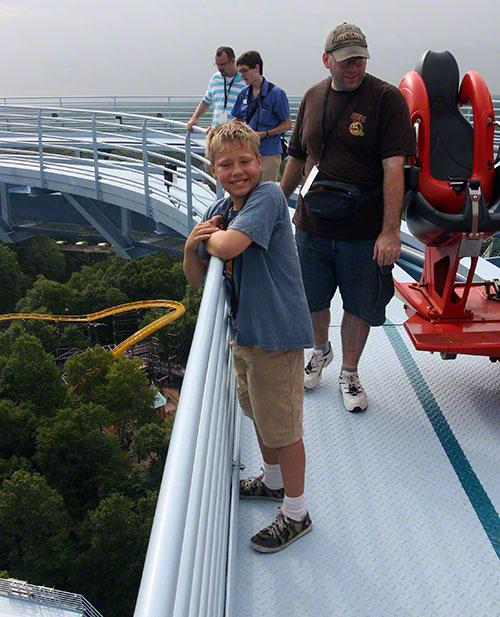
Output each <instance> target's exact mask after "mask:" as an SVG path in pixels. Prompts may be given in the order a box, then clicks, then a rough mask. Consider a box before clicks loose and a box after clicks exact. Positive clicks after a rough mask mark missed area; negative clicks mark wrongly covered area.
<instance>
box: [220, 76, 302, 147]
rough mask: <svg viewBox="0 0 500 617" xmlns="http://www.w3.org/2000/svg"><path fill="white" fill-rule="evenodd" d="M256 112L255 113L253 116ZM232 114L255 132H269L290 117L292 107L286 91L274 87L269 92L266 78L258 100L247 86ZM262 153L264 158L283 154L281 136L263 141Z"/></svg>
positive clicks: (266, 138)
mask: <svg viewBox="0 0 500 617" xmlns="http://www.w3.org/2000/svg"><path fill="white" fill-rule="evenodd" d="M254 110H255V113H254V114H253V116H252V112H253V111H254ZM231 113H232V114H233V116H234V117H235V118H240V120H243V121H244V122H247V124H249V125H250V126H251V127H252V128H253V129H254V130H255V131H267V130H271V129H274V127H275V126H278V125H279V124H281V123H282V122H285V120H287V119H288V118H289V117H290V105H289V104H288V98H287V96H286V93H285V91H284V90H282V89H281V88H278V86H273V88H272V89H271V91H269V82H268V81H267V79H265V78H264V81H263V82H262V85H261V88H260V94H259V95H258V96H257V98H255V97H254V95H253V92H252V86H246V87H245V88H243V90H242V91H241V92H240V93H239V94H238V98H237V99H236V103H235V104H234V107H233V110H232V111H231ZM250 116H252V117H251V118H250V122H248V120H247V119H248V118H249V117H250ZM260 153H261V155H262V156H269V155H270V154H281V139H280V136H279V134H278V135H271V136H270V137H264V138H263V139H261V141H260Z"/></svg>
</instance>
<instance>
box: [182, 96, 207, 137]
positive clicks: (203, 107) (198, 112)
mask: <svg viewBox="0 0 500 617" xmlns="http://www.w3.org/2000/svg"><path fill="white" fill-rule="evenodd" d="M209 107H210V105H207V104H206V103H204V102H203V101H200V102H199V104H198V107H197V108H196V109H195V112H194V114H193V115H192V116H191V119H190V120H189V122H188V125H187V126H188V131H191V132H192V131H193V126H194V125H195V124H196V125H197V124H198V120H199V118H200V116H203V114H204V113H205V112H206V111H207V109H208V108H209Z"/></svg>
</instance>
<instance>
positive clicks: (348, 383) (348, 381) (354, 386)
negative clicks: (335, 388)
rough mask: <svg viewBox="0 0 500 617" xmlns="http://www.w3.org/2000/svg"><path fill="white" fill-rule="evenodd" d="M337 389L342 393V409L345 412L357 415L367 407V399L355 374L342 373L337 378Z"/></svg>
mask: <svg viewBox="0 0 500 617" xmlns="http://www.w3.org/2000/svg"><path fill="white" fill-rule="evenodd" d="M339 388H340V391H341V393H342V399H343V401H344V407H345V408H346V409H347V411H351V412H352V413H357V412H359V411H364V410H365V409H366V408H367V407H368V399H367V398H366V392H365V391H364V390H363V386H362V385H361V383H360V382H359V377H358V374H357V373H347V372H343V373H341V374H340V377H339Z"/></svg>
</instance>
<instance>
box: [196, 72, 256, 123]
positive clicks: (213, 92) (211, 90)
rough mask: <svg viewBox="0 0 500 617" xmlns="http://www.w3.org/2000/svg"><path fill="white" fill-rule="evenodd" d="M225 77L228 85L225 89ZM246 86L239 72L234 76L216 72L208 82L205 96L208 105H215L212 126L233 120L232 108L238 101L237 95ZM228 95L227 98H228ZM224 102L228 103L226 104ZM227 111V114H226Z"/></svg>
mask: <svg viewBox="0 0 500 617" xmlns="http://www.w3.org/2000/svg"><path fill="white" fill-rule="evenodd" d="M224 79H225V80H226V87H225V90H224ZM244 87H245V82H244V81H243V79H242V77H241V76H240V74H239V73H236V75H235V76H234V77H226V78H224V77H222V75H221V74H220V73H214V74H213V75H212V77H211V79H210V82H209V84H208V88H207V91H206V92H205V96H204V97H203V99H202V100H203V102H204V103H205V104H206V105H212V104H213V106H214V113H213V116H212V126H217V125H218V124H222V123H223V122H227V121H228V120H231V118H232V117H233V116H232V115H231V109H232V108H233V105H234V103H235V102H236V97H237V96H238V94H239V93H240V92H241V91H242V90H243V88H244ZM226 96H227V100H226ZM224 103H226V105H225V106H224ZM224 111H225V112H226V114H227V116H226V115H225V113H224Z"/></svg>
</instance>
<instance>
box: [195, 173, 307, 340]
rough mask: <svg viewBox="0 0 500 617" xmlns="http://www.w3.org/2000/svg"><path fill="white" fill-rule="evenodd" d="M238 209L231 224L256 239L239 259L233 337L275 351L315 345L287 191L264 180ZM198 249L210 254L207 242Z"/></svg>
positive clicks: (220, 206)
mask: <svg viewBox="0 0 500 617" xmlns="http://www.w3.org/2000/svg"><path fill="white" fill-rule="evenodd" d="M229 200H230V198H225V199H219V200H218V201H216V202H215V203H214V204H213V205H212V206H210V208H208V210H207V212H206V213H205V216H204V217H203V219H204V220H207V219H209V218H210V217H212V216H215V215H216V214H220V213H221V212H224V210H225V209H226V210H227V206H228V202H229ZM237 212H238V214H237V216H236V217H235V218H234V219H233V220H232V222H231V223H230V224H229V228H230V229H237V230H239V231H242V232H243V233H245V234H246V235H247V236H249V237H250V238H251V239H252V243H251V244H250V246H249V247H248V248H246V249H245V250H244V251H243V253H241V255H238V256H237V257H235V258H234V260H233V281H234V286H235V292H236V296H237V299H238V311H237V313H236V316H235V317H234V318H232V319H231V320H230V331H231V336H232V338H233V339H234V341H235V342H236V343H237V344H238V345H241V346H250V345H258V346H259V347H260V348H261V349H266V350H271V351H274V350H280V349H304V348H307V347H312V345H313V332H312V324H311V316H310V314H309V307H308V305H307V300H306V295H305V292H304V285H303V283H302V273H301V270H300V264H299V258H298V256H297V248H296V246H295V240H294V237H293V232H292V225H291V223H290V215H289V212H288V204H287V201H286V199H285V196H284V194H283V191H282V190H281V189H280V188H279V186H278V185H277V184H275V183H274V182H263V183H262V184H258V185H257V186H256V187H255V188H254V190H253V191H252V192H251V193H250V195H249V196H248V199H247V201H246V203H245V205H244V206H243V207H242V208H241V209H240V210H238V211H237ZM198 252H199V255H200V258H201V259H209V258H210V255H209V253H208V252H207V250H206V249H205V246H204V245H203V243H201V244H200V246H199V249H198Z"/></svg>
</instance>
